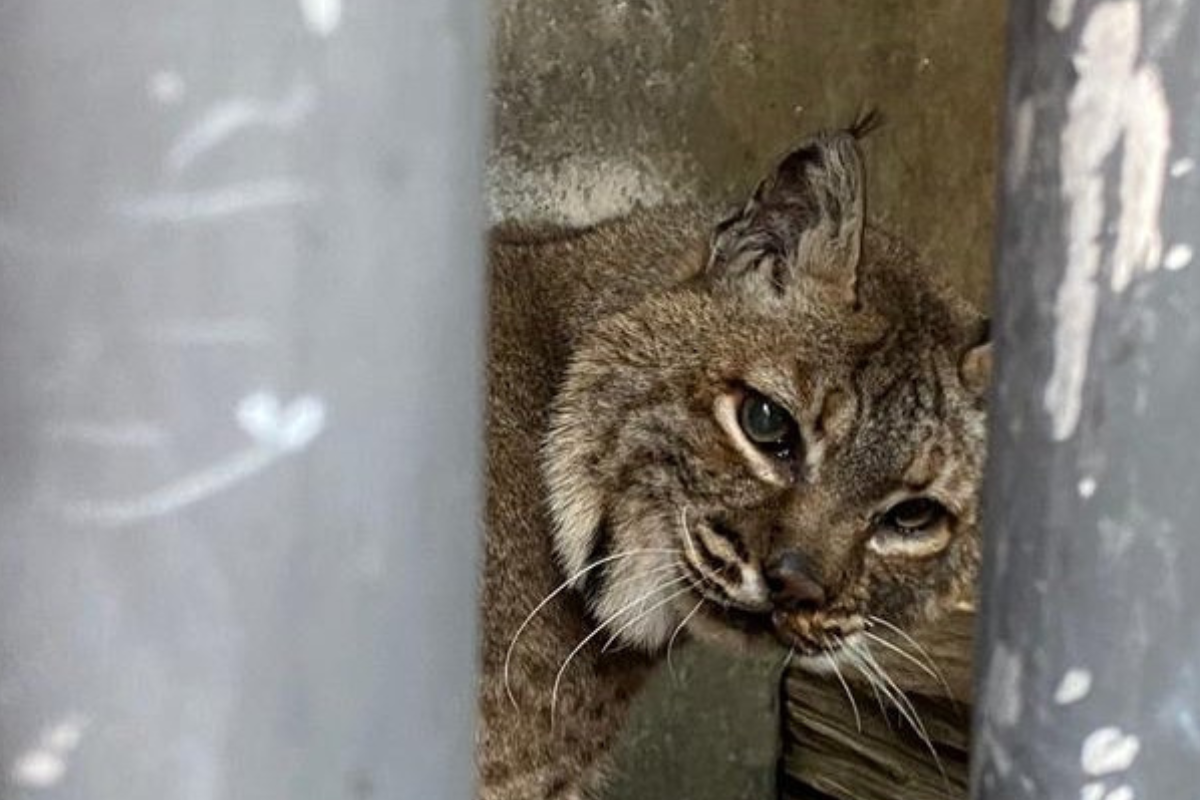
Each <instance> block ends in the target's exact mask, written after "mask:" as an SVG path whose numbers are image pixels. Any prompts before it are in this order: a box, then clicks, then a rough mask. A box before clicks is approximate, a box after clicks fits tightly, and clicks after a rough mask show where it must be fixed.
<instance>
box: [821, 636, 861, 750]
mask: <svg viewBox="0 0 1200 800" xmlns="http://www.w3.org/2000/svg"><path fill="white" fill-rule="evenodd" d="M824 656H825V660H826V661H828V662H829V666H831V667H833V674H834V675H836V676H837V679H838V683H840V684H841V685H842V689H844V690H845V692H846V699H847V700H849V701H850V710H851V711H853V712H854V727H855V728H857V729H858V732H859V733H860V734H861V733H862V717H860V716H859V715H858V703H856V702H854V693H853V692H851V691H850V686H849V684H847V683H846V679H845V678H844V677H842V670H841V669H839V668H838V665H837V661H836V660H835V659H834V657H833V655H832V654H831V653H830V652H829V651H828V650H825V651H824Z"/></svg>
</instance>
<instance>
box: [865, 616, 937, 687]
mask: <svg viewBox="0 0 1200 800" xmlns="http://www.w3.org/2000/svg"><path fill="white" fill-rule="evenodd" d="M867 621H868V622H871V623H875V624H878V625H882V626H883V627H885V628H887V629H888V630H889V631H892V632H893V633H895V634H896V635H897V636H899V637H901V638H903V639H904V640H905V641H906V642H908V643H909V644H911V645H912V646H913V648H914V649H915V650H916V651H917V653H918V654H920V656H921V657H922V658H924V659H925V663H926V664H928V665H929V668H930V669H931V670H933V671H934V672H936V673H937V674H936V675H935V676H934V678H935V679H936V680H937V681H938V682H939V683H941V685H942V688H943V689H945V690H946V696H947V697H949V698H950V699H951V700H953V701H954V702H956V703H957V702H958V698H957V697H955V696H954V692H952V691H951V690H950V683H949V682H948V681H947V680H946V675H945V673H943V672H942V670H941V669H940V668H939V667H938V665H937V661H936V660H935V659H934V658H933V656H932V655H930V654H929V651H928V650H926V649H925V648H924V647H922V646H921V643H920V642H918V641H917V640H916V639H914V638H913V637H912V636H910V635H909V634H908V632H907V631H905V630H904V629H903V628H901V627H900V626H898V625H895V624H893V623H891V622H888V621H887V620H886V619H884V618H883V617H876V616H869V617H867Z"/></svg>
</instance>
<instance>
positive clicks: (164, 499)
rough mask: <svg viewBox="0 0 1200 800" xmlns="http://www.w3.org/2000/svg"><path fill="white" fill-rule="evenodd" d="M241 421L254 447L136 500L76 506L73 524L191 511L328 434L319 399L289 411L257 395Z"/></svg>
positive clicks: (241, 410) (245, 403) (118, 523)
mask: <svg viewBox="0 0 1200 800" xmlns="http://www.w3.org/2000/svg"><path fill="white" fill-rule="evenodd" d="M236 417H237V421H238V424H239V426H240V427H241V428H242V430H244V431H245V432H246V433H247V434H249V435H250V437H251V439H253V441H254V443H253V444H252V445H251V446H250V447H248V448H246V449H244V450H241V451H239V452H237V453H234V454H233V455H231V456H228V457H226V458H224V459H222V460H220V461H218V462H217V463H215V464H212V465H210V466H207V467H204V468H202V469H200V470H197V471H195V472H192V473H190V474H188V475H185V476H184V477H182V478H180V479H178V480H175V481H172V482H171V483H168V484H167V485H165V486H162V487H160V488H158V489H154V490H152V491H150V492H147V493H145V494H141V495H138V496H136V497H131V498H127V499H121V500H110V501H103V502H85V503H79V504H76V505H74V506H72V507H69V508H68V509H67V510H66V516H67V518H68V519H70V520H72V521H73V522H78V523H84V524H91V525H100V526H103V527H123V526H126V525H132V524H135V523H138V522H144V521H146V520H149V519H154V518H157V517H162V516H165V515H167V514H171V513H173V512H176V511H179V510H181V509H184V508H187V507H188V506H191V505H194V504H195V503H198V502H201V501H203V500H206V499H208V498H209V497H212V496H213V495H215V494H218V493H220V492H222V491H225V490H227V489H229V488H232V487H233V486H236V485H237V484H239V483H241V482H242V481H244V480H246V479H247V478H250V477H251V476H253V475H256V474H257V473H259V472H261V471H263V470H264V469H266V468H268V467H270V466H272V465H273V464H275V463H276V462H278V461H280V460H281V459H283V458H284V457H286V456H288V455H290V454H293V453H296V452H299V451H301V450H304V449H305V448H306V447H308V446H309V444H311V443H312V442H313V440H314V439H316V438H317V436H319V435H320V434H321V432H322V431H323V430H324V428H325V419H326V413H325V405H324V403H322V402H321V400H320V399H319V398H317V397H313V396H310V395H303V396H301V397H298V398H296V399H295V400H293V401H292V402H291V403H290V404H288V405H287V406H283V405H282V404H280V402H279V399H278V398H277V397H275V396H274V395H272V394H269V393H266V392H256V393H254V394H252V395H249V396H248V397H246V398H244V399H243V400H242V401H241V402H240V403H239V404H238V407H237V411H236Z"/></svg>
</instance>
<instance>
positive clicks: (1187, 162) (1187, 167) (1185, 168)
mask: <svg viewBox="0 0 1200 800" xmlns="http://www.w3.org/2000/svg"><path fill="white" fill-rule="evenodd" d="M1195 168H1196V159H1194V158H1181V159H1179V160H1177V161H1174V162H1172V164H1171V177H1172V178H1182V177H1183V176H1184V175H1187V174H1188V173H1190V172H1191V171H1192V170H1194V169H1195Z"/></svg>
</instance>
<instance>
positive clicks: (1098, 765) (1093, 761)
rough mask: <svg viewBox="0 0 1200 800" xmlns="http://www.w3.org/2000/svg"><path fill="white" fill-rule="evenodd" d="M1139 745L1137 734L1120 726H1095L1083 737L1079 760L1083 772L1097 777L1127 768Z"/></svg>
mask: <svg viewBox="0 0 1200 800" xmlns="http://www.w3.org/2000/svg"><path fill="white" fill-rule="evenodd" d="M1141 747H1142V745H1141V742H1140V741H1139V740H1138V737H1137V736H1134V735H1133V734H1129V733H1125V732H1123V731H1122V730H1121V729H1120V728H1117V727H1106V728H1097V729H1096V730H1094V731H1092V732H1091V733H1090V734H1088V736H1087V738H1086V739H1084V741H1083V749H1082V751H1081V753H1080V757H1079V760H1080V763H1081V764H1082V766H1083V771H1084V772H1085V773H1087V774H1088V775H1091V776H1093V777H1097V778H1098V777H1101V776H1103V775H1111V774H1112V773H1114V772H1121V771H1123V770H1127V769H1129V767H1130V766H1132V765H1133V762H1134V760H1135V759H1136V758H1137V755H1138V751H1139V750H1140V749H1141Z"/></svg>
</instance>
